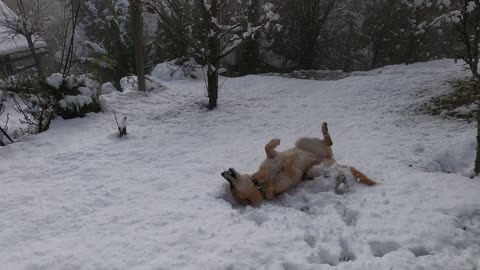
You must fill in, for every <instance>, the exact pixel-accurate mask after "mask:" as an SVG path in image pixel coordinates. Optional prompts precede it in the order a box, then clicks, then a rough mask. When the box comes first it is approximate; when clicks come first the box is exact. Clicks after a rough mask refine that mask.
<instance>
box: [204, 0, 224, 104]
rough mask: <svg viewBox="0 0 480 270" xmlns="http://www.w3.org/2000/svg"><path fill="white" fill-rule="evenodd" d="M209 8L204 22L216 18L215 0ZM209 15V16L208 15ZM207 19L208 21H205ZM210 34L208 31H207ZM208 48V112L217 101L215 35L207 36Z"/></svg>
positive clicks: (216, 43)
mask: <svg viewBox="0 0 480 270" xmlns="http://www.w3.org/2000/svg"><path fill="white" fill-rule="evenodd" d="M210 4H211V7H210V9H209V10H210V11H209V12H207V14H205V15H207V16H208V18H206V17H207V16H205V20H206V21H210V20H211V18H217V10H218V8H217V4H218V3H217V0H212V1H211V2H210ZM208 13H209V14H208ZM207 19H208V20H207ZM211 24H213V22H211ZM214 27H215V26H212V25H209V27H208V29H209V30H211V29H212V28H213V29H214ZM209 32H210V31H209ZM207 43H208V45H207V47H208V56H207V57H208V59H207V64H208V72H207V83H208V87H207V88H208V89H207V92H208V105H207V108H208V109H209V110H213V109H215V108H216V107H217V100H218V66H219V63H220V53H221V52H220V40H219V38H218V36H217V35H209V34H208V39H207Z"/></svg>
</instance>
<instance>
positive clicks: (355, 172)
mask: <svg viewBox="0 0 480 270" xmlns="http://www.w3.org/2000/svg"><path fill="white" fill-rule="evenodd" d="M342 167H343V168H345V169H349V170H350V171H351V172H352V174H353V177H355V179H356V180H357V181H358V182H360V183H364V184H365V185H367V186H373V185H376V184H377V182H375V181H373V180H372V179H370V178H368V177H367V176H366V175H365V174H363V173H362V172H360V171H359V170H357V169H356V168H355V167H351V166H344V165H343V166H342Z"/></svg>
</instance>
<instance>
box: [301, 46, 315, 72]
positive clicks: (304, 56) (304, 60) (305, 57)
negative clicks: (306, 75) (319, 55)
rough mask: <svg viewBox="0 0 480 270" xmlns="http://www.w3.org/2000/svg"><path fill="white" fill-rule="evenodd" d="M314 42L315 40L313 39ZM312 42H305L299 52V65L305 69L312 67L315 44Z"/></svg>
mask: <svg viewBox="0 0 480 270" xmlns="http://www.w3.org/2000/svg"><path fill="white" fill-rule="evenodd" d="M314 42H315V41H314ZM314 42H305V44H304V46H303V50H302V52H301V58H300V67H301V68H302V69H305V70H310V69H313V63H314V61H315V54H316V52H315V44H314Z"/></svg>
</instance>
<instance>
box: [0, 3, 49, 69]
mask: <svg viewBox="0 0 480 270" xmlns="http://www.w3.org/2000/svg"><path fill="white" fill-rule="evenodd" d="M48 8H49V5H48V4H47V2H41V1H39V0H36V1H34V0H16V2H15V12H13V11H12V10H10V9H9V8H7V7H5V6H3V7H0V26H3V27H4V28H5V29H8V31H9V33H8V34H9V35H10V36H11V37H12V38H14V37H15V36H17V35H20V36H23V37H24V38H25V39H26V41H27V43H28V48H29V50H30V53H31V55H32V57H33V59H34V61H35V65H36V67H37V71H38V74H39V75H43V69H42V63H41V57H40V55H39V54H38V53H37V51H36V47H35V44H36V43H37V42H38V41H39V40H40V36H41V35H42V34H43V27H44V25H45V23H46V21H47V19H48V16H47V10H48Z"/></svg>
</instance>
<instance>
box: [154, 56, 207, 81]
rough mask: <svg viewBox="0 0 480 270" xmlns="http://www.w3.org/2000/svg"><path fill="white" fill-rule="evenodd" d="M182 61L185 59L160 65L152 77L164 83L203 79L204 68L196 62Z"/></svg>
mask: <svg viewBox="0 0 480 270" xmlns="http://www.w3.org/2000/svg"><path fill="white" fill-rule="evenodd" d="M181 60H183V59H176V60H173V61H169V62H164V63H161V64H158V65H157V66H156V67H155V68H154V69H153V71H152V77H154V78H156V79H158V80H160V81H164V82H168V81H174V80H188V79H190V80H191V79H199V78H202V77H203V74H202V68H201V67H199V66H198V65H197V63H196V62H195V61H194V60H188V61H181Z"/></svg>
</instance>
